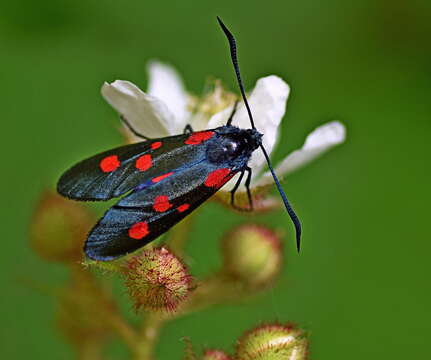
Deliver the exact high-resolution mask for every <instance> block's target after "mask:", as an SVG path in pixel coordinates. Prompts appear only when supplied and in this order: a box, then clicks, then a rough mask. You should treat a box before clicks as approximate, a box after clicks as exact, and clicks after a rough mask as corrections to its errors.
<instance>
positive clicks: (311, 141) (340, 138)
mask: <svg viewBox="0 0 431 360" xmlns="http://www.w3.org/2000/svg"><path fill="white" fill-rule="evenodd" d="M345 138H346V128H345V126H344V125H343V124H342V123H340V122H338V121H332V122H330V123H327V124H324V125H322V126H319V127H318V128H317V129H315V130H314V131H313V132H312V133H310V134H309V135H308V136H307V138H306V139H305V143H304V145H303V147H302V148H301V149H299V150H295V151H294V152H292V153H291V154H289V155H288V156H287V157H286V158H285V159H284V160H283V161H282V162H281V163H280V164H279V165H278V166H277V167H276V169H275V172H276V173H277V175H278V176H279V177H283V176H284V175H287V174H290V173H291V172H293V171H295V170H296V169H298V168H300V167H302V166H304V165H306V164H308V163H309V162H310V161H312V160H314V159H315V158H317V157H318V156H320V155H322V154H323V153H324V152H326V151H328V150H329V149H331V148H332V147H334V146H336V145H338V144H341V143H342V142H344V140H345ZM272 181H273V179H272V176H271V173H270V172H269V171H267V172H266V173H265V174H263V175H262V177H261V178H260V179H259V180H258V182H257V184H256V185H257V186H262V185H266V184H268V183H271V182H272Z"/></svg>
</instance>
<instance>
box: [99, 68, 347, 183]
mask: <svg viewBox="0 0 431 360" xmlns="http://www.w3.org/2000/svg"><path fill="white" fill-rule="evenodd" d="M148 73H149V84H148V91H147V92H146V93H145V92H143V91H142V90H140V89H139V88H138V87H137V86H136V85H134V84H132V83H131V82H128V81H123V80H116V81H114V82H113V83H110V84H109V83H105V84H104V85H103V87H102V95H103V97H104V98H105V99H106V101H108V103H109V104H111V105H112V106H113V107H114V109H115V110H117V112H118V113H119V114H121V115H123V116H124V117H125V118H126V119H127V120H128V121H129V123H130V124H131V125H132V126H133V127H134V129H135V130H137V131H138V132H139V133H142V134H144V135H145V136H147V137H149V138H158V137H164V136H169V135H176V134H180V133H182V132H183V131H184V127H185V126H186V125H187V124H190V125H191V126H192V128H193V130H195V131H196V130H204V129H210V128H216V127H218V126H222V125H225V124H226V122H227V119H228V117H229V115H230V113H231V112H232V108H233V104H234V101H235V99H236V97H235V96H234V95H233V94H231V93H228V92H226V91H225V90H223V88H222V87H221V86H220V85H219V84H218V83H216V86H215V88H214V90H213V92H211V93H210V94H208V95H207V96H206V97H204V98H203V99H200V100H196V99H193V98H192V97H191V96H189V95H188V94H187V93H186V91H185V89H184V85H183V83H182V81H181V79H180V77H179V75H178V73H177V72H176V71H175V70H174V69H173V68H172V67H170V66H168V65H166V64H162V63H160V62H156V61H153V62H150V63H149V65H148ZM289 91H290V89H289V86H288V85H287V84H286V83H285V82H284V81H283V80H282V79H281V78H279V77H278V76H275V75H270V76H267V77H264V78H261V79H259V80H258V81H257V82H256V85H255V87H254V89H253V90H252V92H251V93H250V95H249V97H248V100H249V103H250V107H251V110H252V112H253V118H254V121H255V125H256V128H257V129H258V130H259V131H260V132H261V133H263V134H264V136H263V144H264V146H265V148H266V150H267V152H268V154H271V152H272V151H273V149H274V147H275V145H276V144H277V141H278V137H279V125H280V122H281V120H282V118H283V116H284V113H285V109H286V102H287V98H288V96H289ZM193 105H194V106H193ZM192 110H194V111H192ZM232 124H233V125H235V126H238V127H240V128H250V120H249V118H248V116H247V112H246V109H245V106H244V104H243V103H242V102H241V103H240V104H239V105H238V109H237V112H236V114H235V116H234V118H233V122H232ZM130 138H132V139H134V140H138V138H134V136H133V135H130ZM344 140H345V127H344V125H343V124H342V123H340V122H338V121H333V122H330V123H327V124H324V125H322V126H319V127H318V128H317V129H315V130H314V131H313V132H311V133H310V134H309V135H308V136H307V138H306V140H305V143H304V145H303V146H302V148H300V149H298V150H296V151H294V152H292V153H291V154H289V155H288V156H286V158H285V159H284V160H283V161H282V162H281V163H280V164H279V165H278V166H277V167H276V169H275V170H276V173H277V175H278V176H279V177H280V178H283V177H284V176H285V175H287V174H290V173H291V172H293V171H294V170H296V169H298V168H299V167H301V166H303V165H305V164H307V163H308V162H310V161H312V160H313V159H315V158H317V157H318V156H319V155H321V154H323V153H324V152H326V151H327V150H329V149H330V148H332V147H333V146H335V145H337V144H340V143H342V142H343V141H344ZM139 141H142V139H139ZM249 166H250V167H251V168H252V169H253V178H252V187H261V186H266V185H268V184H270V183H272V182H273V179H272V176H271V174H270V172H269V171H264V169H265V168H266V161H265V158H264V156H263V154H262V151H260V150H259V149H257V150H256V151H254V152H253V155H252V158H251V159H250V162H249ZM234 184H235V180H232V181H230V182H229V183H228V184H227V185H226V186H224V187H223V188H222V191H229V190H230V189H231V188H232V186H233V185H234ZM244 190H245V188H244V187H243V186H241V187H240V188H239V190H238V191H244Z"/></svg>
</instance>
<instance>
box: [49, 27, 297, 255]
mask: <svg viewBox="0 0 431 360" xmlns="http://www.w3.org/2000/svg"><path fill="white" fill-rule="evenodd" d="M217 19H218V22H219V24H220V26H221V28H222V29H223V31H224V33H225V34H226V36H227V38H228V41H229V45H230V51H231V58H232V62H233V65H234V69H235V73H236V77H237V80H238V85H239V88H240V92H241V95H242V98H243V100H244V104H245V106H246V108H247V112H248V115H249V118H250V122H251V129H240V128H238V127H235V126H233V125H231V122H232V119H233V117H234V113H235V108H236V106H235V108H234V110H233V112H232V114H231V116H230V118H229V120H228V122H227V124H226V125H225V126H221V127H218V128H216V129H210V130H205V131H200V132H193V131H192V129H191V128H190V127H189V126H188V127H186V129H185V130H184V133H183V134H181V135H176V136H169V137H165V138H161V139H148V138H146V137H145V136H143V135H141V134H139V133H137V132H136V131H135V130H134V129H133V128H132V127H131V126H130V124H129V123H128V122H127V120H126V119H124V118H122V120H123V121H124V123H125V124H126V125H128V126H129V128H130V130H131V131H132V132H133V133H134V134H135V135H137V136H140V137H142V138H143V139H145V141H143V142H139V143H136V144H131V145H126V146H121V147H118V148H116V149H112V150H109V151H106V152H103V153H101V154H98V155H95V156H92V157H90V158H89V159H86V160H83V161H81V162H80V163H78V164H76V165H75V166H73V167H72V168H70V169H69V170H68V171H66V172H65V173H64V174H63V175H62V177H61V178H60V180H59V182H58V185H57V190H58V192H59V193H60V194H61V195H63V196H66V197H68V198H70V199H74V200H84V201H88V200H92V201H98V200H102V201H103V200H109V199H112V198H115V197H119V196H121V195H123V194H126V193H128V194H127V195H126V196H124V197H123V198H122V199H120V201H118V202H117V203H116V204H115V205H114V206H113V207H111V208H110V209H109V210H108V211H107V212H106V213H105V215H104V216H103V218H102V219H100V220H99V222H98V223H97V224H96V225H95V226H94V228H93V229H92V230H91V232H90V234H89V235H88V238H87V241H86V243H85V247H84V250H85V253H86V255H87V256H88V257H89V258H91V259H94V260H102V261H108V260H113V259H116V258H118V257H120V256H123V255H126V254H128V253H130V252H133V251H135V250H136V249H138V248H140V247H142V246H144V245H146V244H148V243H149V242H151V241H152V240H154V239H156V238H157V237H158V236H160V235H161V234H163V233H164V232H166V231H167V230H169V229H170V228H171V227H172V226H173V225H175V224H176V223H177V222H179V221H180V220H181V219H183V218H184V217H185V216H187V215H188V214H190V213H191V212H192V211H193V210H194V209H196V208H197V207H198V206H199V205H201V204H202V203H203V202H204V201H205V200H207V199H208V198H209V197H211V196H212V195H213V194H214V193H215V192H216V191H217V190H219V189H220V188H221V187H222V186H223V185H224V184H225V183H226V182H227V181H229V180H230V179H231V178H232V177H233V176H234V175H235V174H237V173H240V176H239V178H238V181H237V183H236V184H235V186H234V188H233V189H232V191H231V203H232V205H233V206H234V194H235V192H236V190H237V189H238V186H239V185H240V183H241V181H242V179H243V177H244V175H245V174H246V173H247V177H246V180H245V186H246V189H247V194H248V198H249V202H250V208H251V209H252V207H253V203H252V198H251V194H250V190H249V185H250V180H251V173H252V171H251V168H250V167H248V165H247V163H248V161H249V159H250V157H251V154H252V153H253V151H255V150H256V149H258V148H260V149H261V150H262V151H263V154H264V156H265V157H266V160H267V162H268V166H269V169H270V171H271V173H272V175H273V177H274V181H275V184H276V185H277V188H278V190H279V192H280V195H281V197H282V199H283V202H284V205H285V206H286V209H287V212H288V213H289V215H290V217H291V219H292V221H293V223H294V225H295V229H296V242H297V248H298V251H299V246H300V238H301V225H300V222H299V220H298V217H297V216H296V214H295V213H294V211H293V209H292V208H291V206H290V204H289V202H288V200H287V198H286V195H285V193H284V191H283V190H282V188H281V185H280V183H279V181H278V179H277V177H276V175H275V173H274V170H273V168H272V166H271V164H270V162H269V157H268V154H267V152H266V150H265V148H264V147H263V145H262V134H261V133H259V131H257V130H256V128H255V126H254V121H253V116H252V113H251V110H250V107H249V105H248V102H247V98H246V96H245V92H244V87H243V85H242V81H241V76H240V71H239V67H238V61H237V56H236V42H235V39H234V37H233V36H232V34H231V33H230V31H229V30H228V29H227V28H226V26H225V25H224V24H223V23H222V21H221V20H220V19H219V18H217Z"/></svg>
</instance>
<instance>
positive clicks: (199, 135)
mask: <svg viewBox="0 0 431 360" xmlns="http://www.w3.org/2000/svg"><path fill="white" fill-rule="evenodd" d="M214 134H215V133H214V131H201V132H196V133H193V134H191V135H190V136H189V137H188V138H187V139H186V141H184V144H188V145H198V144H200V143H202V142H204V141H207V140H208V139H211V138H212V137H213V136H214Z"/></svg>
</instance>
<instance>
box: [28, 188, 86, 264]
mask: <svg viewBox="0 0 431 360" xmlns="http://www.w3.org/2000/svg"><path fill="white" fill-rule="evenodd" d="M93 222H94V219H93V216H92V215H91V214H90V213H89V212H88V210H87V209H86V208H85V206H83V205H82V204H79V203H76V202H73V201H70V200H67V199H64V198H62V197H61V196H59V195H57V194H56V193H54V192H52V191H46V192H45V193H43V194H42V196H41V199H40V201H39V204H38V205H37V207H36V210H35V212H34V215H33V220H32V223H31V227H30V244H31V246H32V248H33V249H34V250H35V251H36V253H37V254H38V255H39V256H40V257H42V258H43V259H45V260H48V261H57V262H75V261H79V260H80V259H81V257H82V244H83V242H84V240H85V238H86V236H87V233H88V231H89V230H90V229H91V226H92V224H93Z"/></svg>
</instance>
